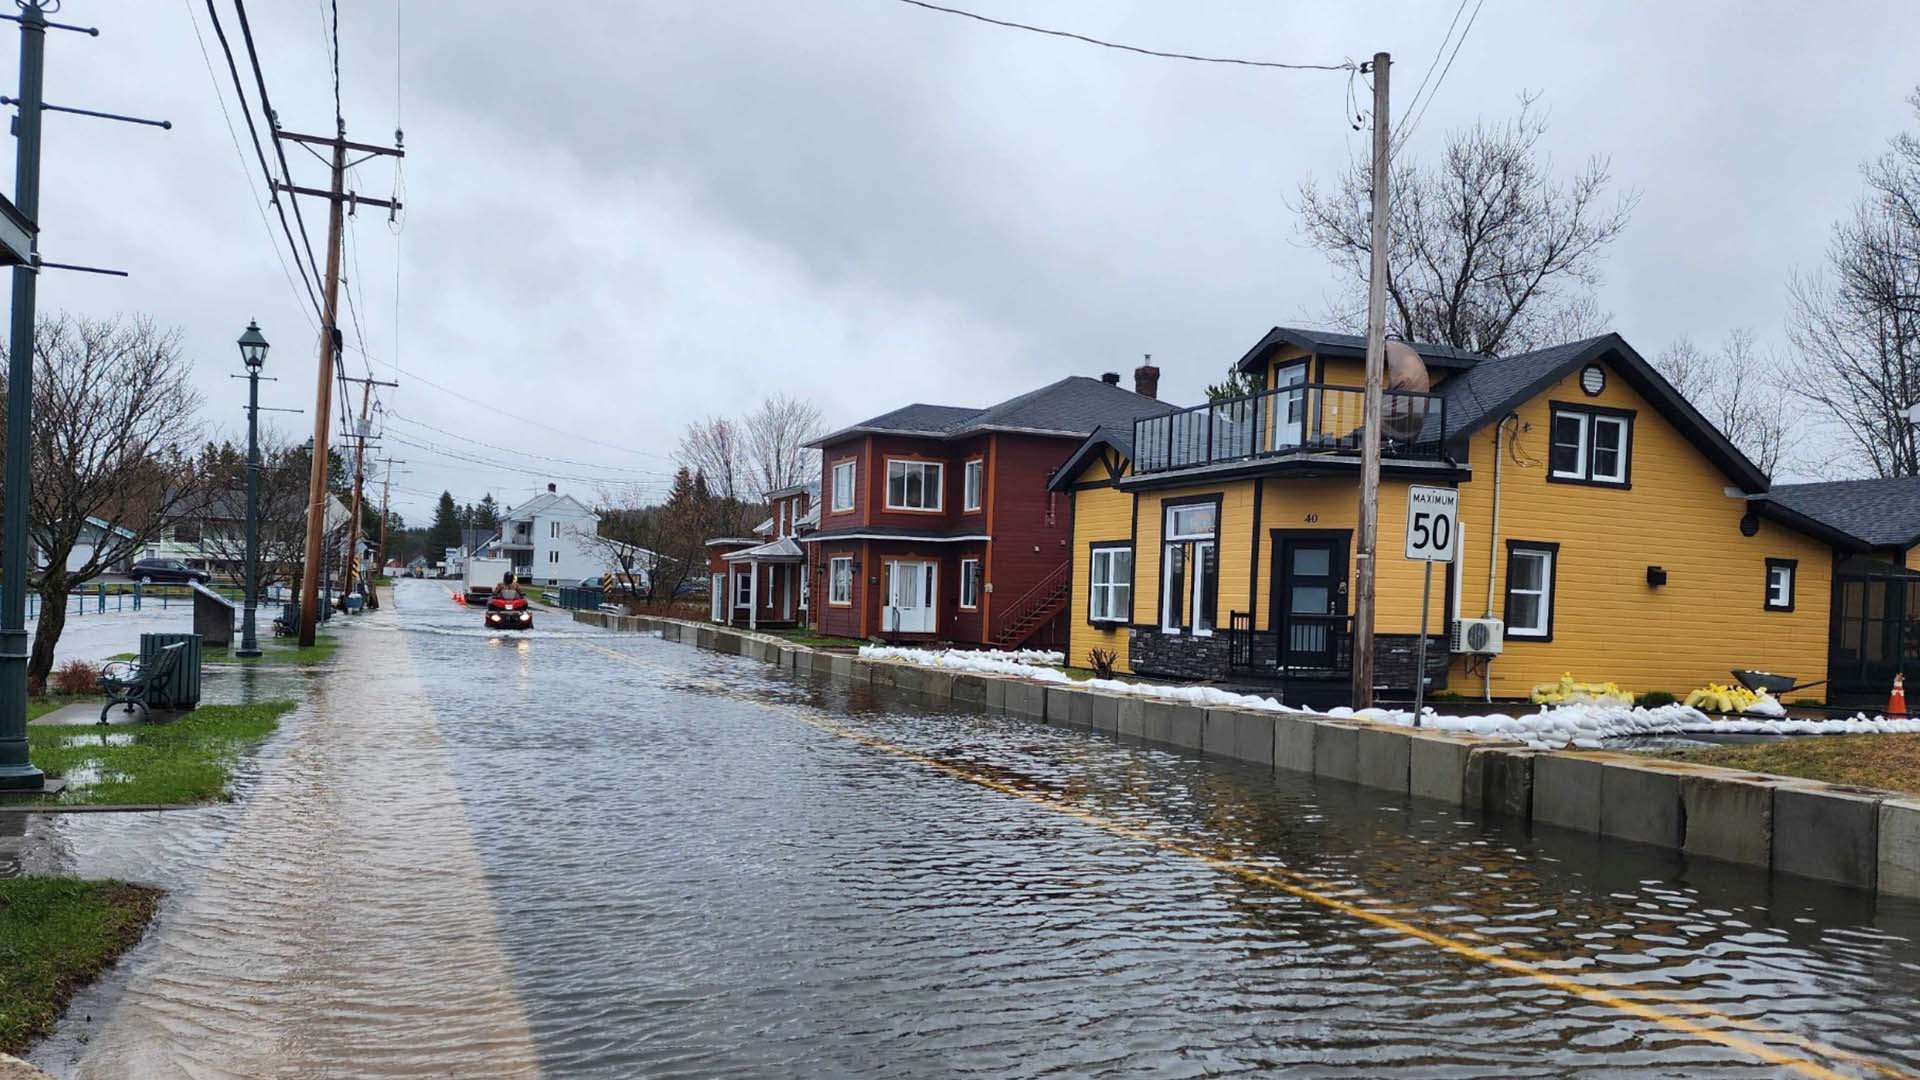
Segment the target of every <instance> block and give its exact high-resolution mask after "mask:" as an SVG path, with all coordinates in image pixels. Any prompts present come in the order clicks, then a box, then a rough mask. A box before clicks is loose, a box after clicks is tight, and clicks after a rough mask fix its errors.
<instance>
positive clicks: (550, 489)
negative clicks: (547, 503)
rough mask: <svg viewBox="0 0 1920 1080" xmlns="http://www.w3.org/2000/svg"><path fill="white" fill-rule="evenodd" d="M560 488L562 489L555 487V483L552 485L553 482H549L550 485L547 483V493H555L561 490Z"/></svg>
mask: <svg viewBox="0 0 1920 1080" xmlns="http://www.w3.org/2000/svg"><path fill="white" fill-rule="evenodd" d="M559 490H560V489H559V488H557V487H555V486H554V485H552V484H548V485H547V494H549V495H551V494H553V493H555V492H557V491H559Z"/></svg>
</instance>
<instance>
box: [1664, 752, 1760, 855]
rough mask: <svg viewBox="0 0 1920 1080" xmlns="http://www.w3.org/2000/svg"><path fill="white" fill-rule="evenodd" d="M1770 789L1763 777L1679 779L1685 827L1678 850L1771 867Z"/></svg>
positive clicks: (1721, 774) (1717, 774) (1714, 774)
mask: <svg viewBox="0 0 1920 1080" xmlns="http://www.w3.org/2000/svg"><path fill="white" fill-rule="evenodd" d="M1773 789H1774V783H1773V781H1771V780H1769V779H1768V778H1766V777H1763V776H1743V775H1740V774H1738V773H1734V772H1731V771H1725V770H1715V771H1705V770H1702V771H1701V772H1698V773H1685V774H1682V775H1681V777H1680V809H1681V812H1682V814H1683V815H1684V816H1683V818H1682V820H1683V821H1685V822H1686V835H1685V836H1684V837H1682V838H1681V844H1682V846H1683V848H1684V849H1685V851H1686V853H1687V854H1689V855H1703V856H1706V857H1707V858H1711V859H1721V860H1724V861H1726V862H1732V863H1742V864H1745V865H1747V866H1762V867H1764V866H1769V865H1771V864H1772V863H1773Z"/></svg>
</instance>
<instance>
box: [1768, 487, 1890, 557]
mask: <svg viewBox="0 0 1920 1080" xmlns="http://www.w3.org/2000/svg"><path fill="white" fill-rule="evenodd" d="M1764 498H1765V501H1767V502H1770V503H1776V504H1778V505H1780V506H1783V507H1786V508H1787V509H1788V510H1791V511H1793V512H1794V513H1796V514H1800V515H1802V516H1805V517H1809V518H1812V519H1813V520H1815V521H1818V522H1820V523H1821V524H1823V525H1826V526H1828V527H1829V528H1832V529H1836V530H1838V531H1840V532H1843V533H1845V534H1847V535H1848V536H1851V537H1853V538H1854V539H1856V540H1858V541H1860V543H1861V544H1862V545H1864V546H1866V547H1876V548H1885V547H1895V548H1907V547H1912V546H1913V545H1914V544H1916V543H1920V476H1899V477H1893V478H1891V479H1886V480H1834V481H1829V482H1826V483H1820V484H1780V485H1777V486H1775V487H1774V488H1773V489H1771V490H1769V491H1768V492H1767V493H1766V495H1765V497H1764Z"/></svg>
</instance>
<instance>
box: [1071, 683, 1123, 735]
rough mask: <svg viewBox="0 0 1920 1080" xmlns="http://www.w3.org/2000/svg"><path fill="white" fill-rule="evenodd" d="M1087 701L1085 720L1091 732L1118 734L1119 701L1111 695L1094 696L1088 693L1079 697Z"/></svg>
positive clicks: (1090, 692)
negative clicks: (1090, 726)
mask: <svg viewBox="0 0 1920 1080" xmlns="http://www.w3.org/2000/svg"><path fill="white" fill-rule="evenodd" d="M1080 696H1081V697H1083V698H1086V699H1087V720H1088V722H1089V723H1090V724H1092V726H1093V730H1095V731H1099V732H1103V733H1105V734H1108V735H1118V734H1119V733H1120V699H1119V698H1117V697H1114V696H1113V695H1112V694H1096V693H1093V692H1092V691H1088V692H1086V693H1083V694H1081V695H1080Z"/></svg>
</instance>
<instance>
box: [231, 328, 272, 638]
mask: <svg viewBox="0 0 1920 1080" xmlns="http://www.w3.org/2000/svg"><path fill="white" fill-rule="evenodd" d="M267 348H268V345H267V339H266V337H265V336H264V335H262V334H261V333H260V324H259V323H258V322H255V321H252V320H249V321H248V322H247V331H246V333H244V334H241V335H240V359H241V360H242V361H243V362H244V363H245V364H246V365H247V609H246V612H245V613H244V614H243V615H241V617H240V647H239V648H238V649H235V650H234V653H233V654H234V655H235V656H259V655H260V643H259V642H258V641H257V640H256V639H255V636H254V632H255V631H254V627H255V615H254V613H255V611H256V610H257V609H258V608H259V606H260V369H261V367H263V366H264V365H265V364H266V362H267Z"/></svg>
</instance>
